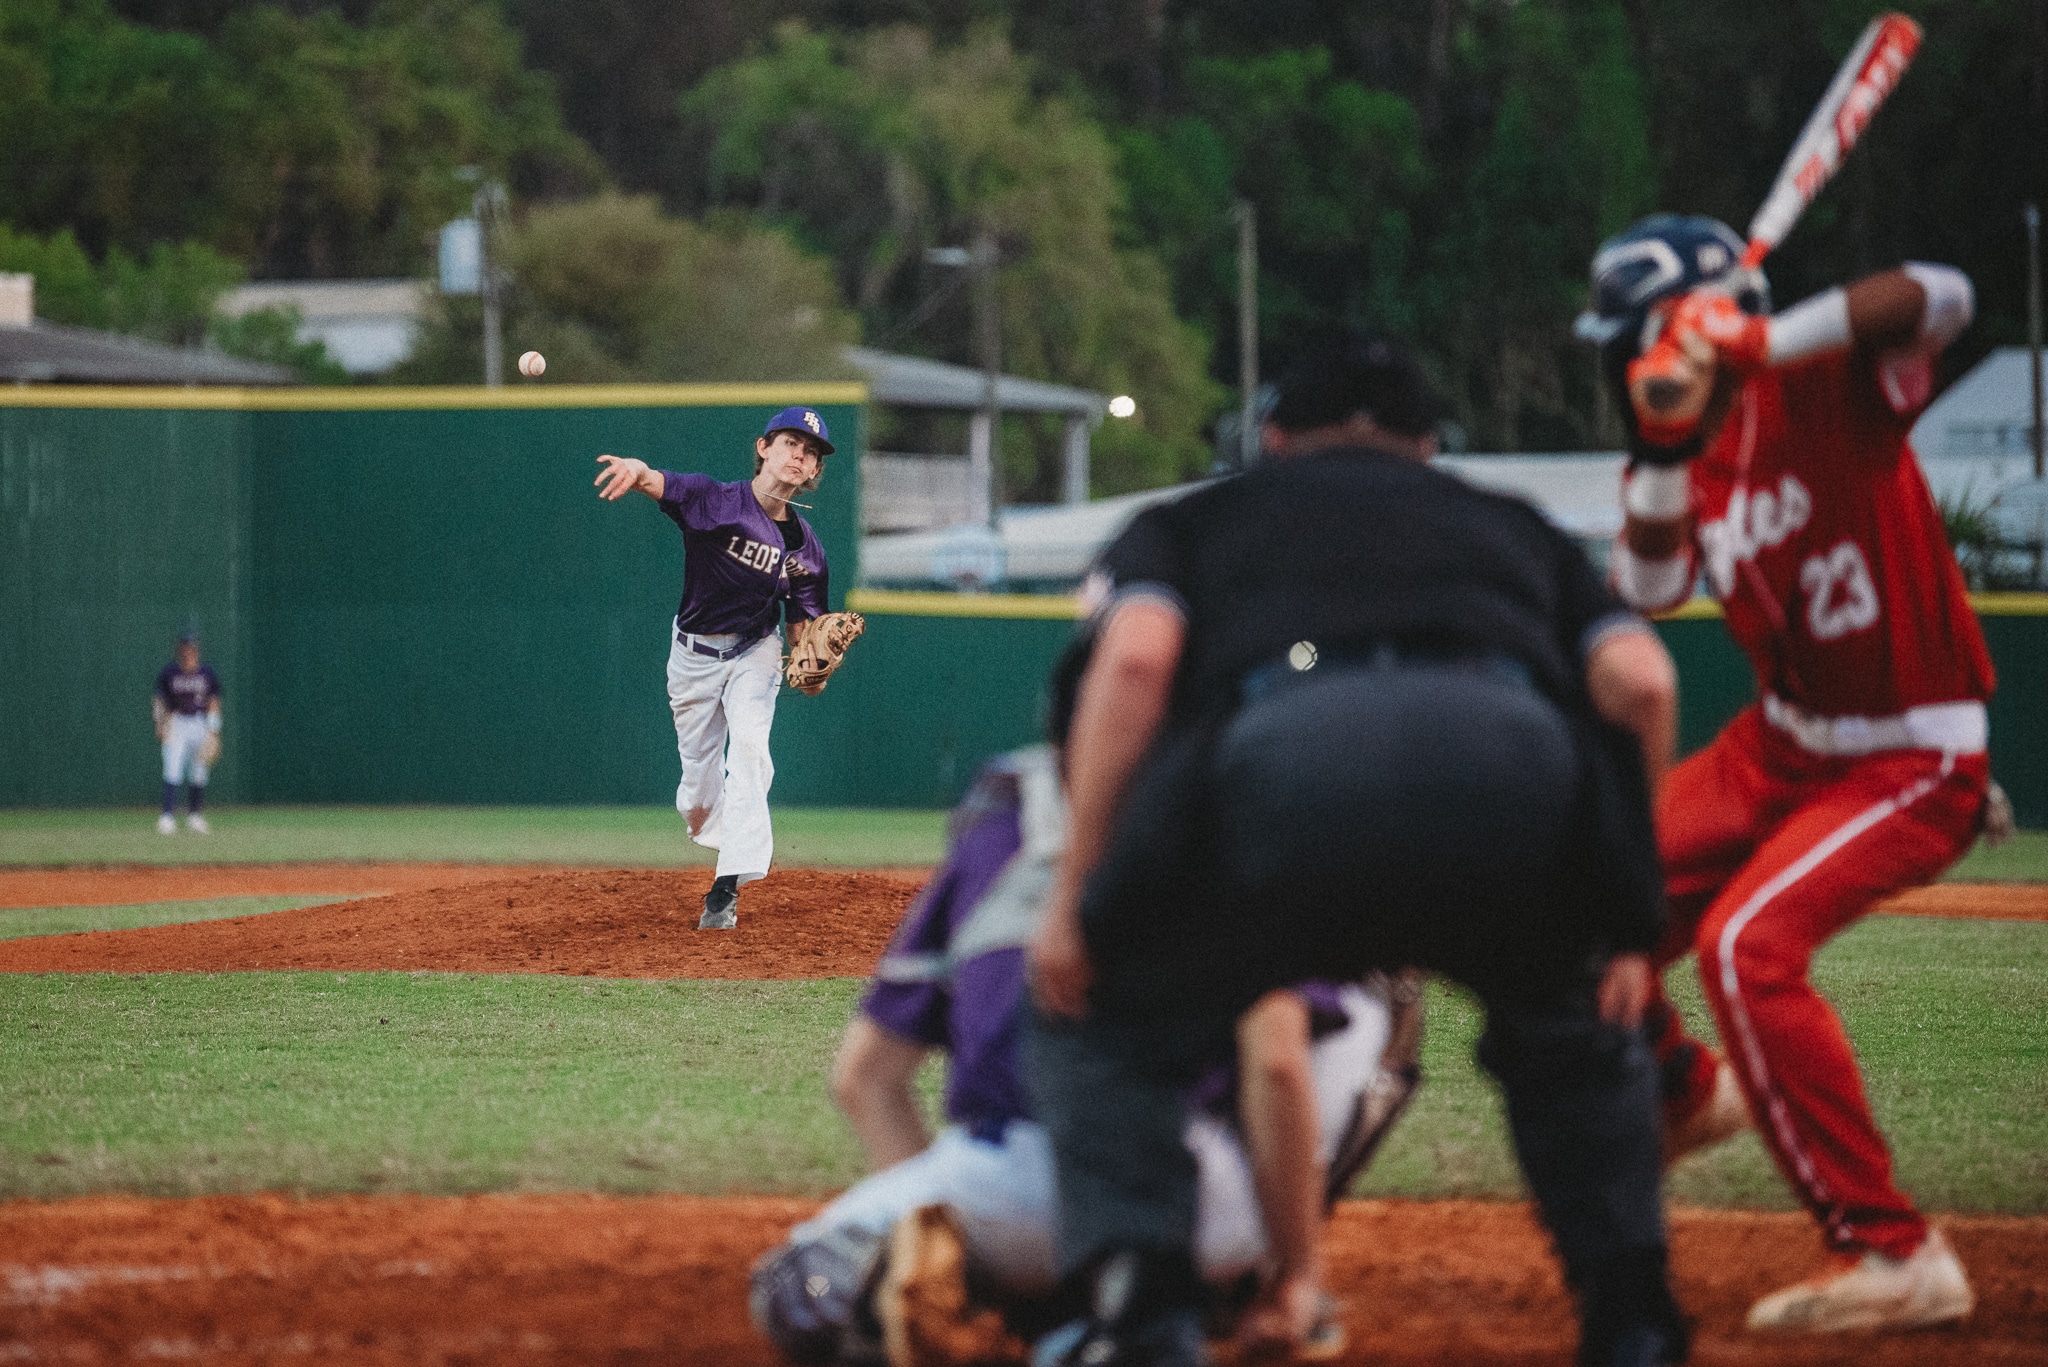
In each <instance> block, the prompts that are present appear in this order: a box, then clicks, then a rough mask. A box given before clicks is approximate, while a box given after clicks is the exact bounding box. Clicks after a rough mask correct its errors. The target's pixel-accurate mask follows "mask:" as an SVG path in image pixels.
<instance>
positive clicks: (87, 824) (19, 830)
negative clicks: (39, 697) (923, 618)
mask: <svg viewBox="0 0 2048 1367" xmlns="http://www.w3.org/2000/svg"><path fill="white" fill-rule="evenodd" d="M207 815H208V816H209V818H210V819H211V820H212V824H213V834H211V835H203V836H202V835H192V834H191V833H189V832H187V831H185V830H183V829H180V830H179V832H178V833H177V834H176V835H168V836H166V835H158V834H157V833H156V813H155V812H153V811H147V810H141V809H134V810H125V809H106V808H92V809H79V810H69V811H30V810H13V811H0V866H5V865H57V864H274V863H288V862H294V861H300V860H323V859H334V860H349V861H354V862H368V861H381V860H399V861H407V862H438V863H465V864H467V863H478V864H589V865H599V866H603V867H611V868H636V867H671V866H679V865H684V864H709V863H711V862H712V861H713V860H714V859H716V858H717V855H716V854H715V853H714V852H713V851H711V850H707V849H704V848H703V847H702V846H698V845H693V844H691V843H690V842H689V841H688V840H687V839H685V838H684V835H683V823H682V818H680V817H678V816H677V815H676V814H675V810H674V809H673V808H670V807H222V808H219V809H216V810H212V811H209V812H208V814H207ZM945 831H946V816H945V813H944V812H928V811H895V810H886V809H872V808H867V809H854V808H838V807H787V808H782V809H780V810H778V811H777V812H776V813H775V857H776V859H777V861H778V862H780V863H782V864H784V865H791V864H838V865H848V866H873V865H888V864H932V863H936V862H937V861H938V860H939V859H940V858H941V857H942V856H943V855H944V854H945Z"/></svg>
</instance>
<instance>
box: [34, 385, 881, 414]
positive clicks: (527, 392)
mask: <svg viewBox="0 0 2048 1367" xmlns="http://www.w3.org/2000/svg"><path fill="white" fill-rule="evenodd" d="M867 401H868V387H867V386H866V385H864V384H849V383H846V382H844V381H834V382H832V383H830V384H812V385H802V384H553V385H551V384H536V385H508V386H506V387H504V388H502V389H486V388H484V387H483V386H482V385H439V386H431V385H365V386H363V387H362V388H360V389H355V388H341V387H321V386H308V387H306V388H303V389H227V388H210V387H205V386H199V385H192V386H185V387H169V386H157V385H12V386H7V385H0V408H133V409H167V410H180V411H190V410H194V409H216V410H218V409H226V410H237V411H242V412H255V413H279V412H310V413H342V412H362V411H365V410H372V411H383V410H389V411H394V412H396V411H404V410H409V409H432V408H440V409H452V408H473V409H490V408H500V409H510V408H527V409H531V408H720V407H762V408H767V407H773V406H786V405H789V404H798V403H807V404H818V405H821V406H822V405H825V404H858V403H866V402H867Z"/></svg>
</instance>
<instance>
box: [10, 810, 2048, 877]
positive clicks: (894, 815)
mask: <svg viewBox="0 0 2048 1367" xmlns="http://www.w3.org/2000/svg"><path fill="white" fill-rule="evenodd" d="M211 816H212V818H213V827H214V833H213V834H212V835H208V836H195V835H191V834H189V833H187V832H185V831H183V830H180V831H179V833H178V834H176V835H173V836H162V835H158V834H157V833H156V827H155V824H154V823H155V820H156V814H155V813H154V812H152V811H148V810H144V809H140V808H137V809H107V808H90V809H75V810H60V811H38V810H0V866H7V865H61V864H268V863H287V862H292V861H299V860H322V859H338V860H350V861H375V860H398V861H434V862H447V863H485V864H493V863H517V864H589V865H603V866H610V867H670V866H679V865H684V864H708V863H710V862H711V861H712V859H713V855H712V852H711V851H709V850H706V849H703V848H701V847H699V846H696V845H692V844H691V843H690V842H689V841H687V840H686V839H684V838H683V832H682V825H681V822H680V821H679V819H678V818H677V817H676V814H675V812H674V811H672V810H671V809H669V808H667V807H223V808H220V809H218V810H216V811H214V812H212V813H211ZM945 830H946V817H945V813H943V812H933V811H902V810H890V809H875V808H843V807H785V808H781V809H779V810H778V811H777V812H776V813H775V857H776V859H777V860H778V861H779V862H780V863H782V864H785V865H790V864H837V865H843V866H851V867H859V866H875V865H891V864H931V863H936V862H937V861H938V860H939V858H940V857H941V856H943V855H944V853H945ZM1948 876H1949V878H1951V879H1961V880H1978V879H1981V880H1988V881H1992V882H2023V883H2042V882H2048V831H2022V832H2020V834H2019V836H2018V837H2017V838H2016V839H2014V840H2013V841H2012V843H2010V844H2008V845H2006V846H2004V847H2002V848H2000V849H1996V850H1986V849H1983V848H1981V847H1979V848H1978V849H1976V850H1973V851H1972V852H1971V853H1970V854H1969V855H1967V856H1965V857H1964V859H1963V860H1962V862H1961V863H1959V864H1957V865H1956V867H1955V868H1953V869H1952V870H1950V871H1949V874H1948Z"/></svg>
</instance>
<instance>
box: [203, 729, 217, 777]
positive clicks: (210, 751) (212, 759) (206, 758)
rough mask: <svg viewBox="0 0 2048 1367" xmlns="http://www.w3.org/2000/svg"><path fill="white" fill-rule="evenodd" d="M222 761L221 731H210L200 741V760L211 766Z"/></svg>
mask: <svg viewBox="0 0 2048 1367" xmlns="http://www.w3.org/2000/svg"><path fill="white" fill-rule="evenodd" d="M219 761H220V732H218V731H209V732H207V733H206V739H205V740H203V741H201V742H199V762H200V763H201V764H204V765H206V766H207V767H209V768H211V767H212V766H213V765H215V764H217V763H219Z"/></svg>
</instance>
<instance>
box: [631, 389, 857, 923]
mask: <svg viewBox="0 0 2048 1367" xmlns="http://www.w3.org/2000/svg"><path fill="white" fill-rule="evenodd" d="M831 454H832V438H831V434H830V432H829V431H828V430H827V429H826V426H825V419H824V418H823V417H822V416H821V415H820V414H819V413H818V411H817V410H816V409H812V408H803V407H797V408H785V409H783V410H782V411H781V412H780V413H777V414H776V415H775V416H774V417H772V418H770V419H769V420H768V425H767V428H766V430H764V431H763V432H762V434H761V436H760V437H758V438H757V439H756V440H755V442H754V477H753V478H752V479H751V480H735V481H733V482H732V483H730V484H721V483H719V482H718V481H717V480H714V479H712V478H711V477H710V476H709V475H699V474H677V473H676V472H675V471H673V470H655V469H651V468H649V466H648V464H647V462H646V461H643V460H635V459H633V458H631V457H622V456H613V455H603V456H599V457H598V458H597V461H598V464H600V465H602V466H603V467H604V469H603V470H602V471H600V472H599V474H598V476H597V479H596V481H595V483H596V485H597V492H598V496H599V497H600V498H602V499H604V500H606V501H607V502H614V501H616V500H618V499H621V498H624V497H625V496H626V495H627V494H629V493H632V492H634V491H635V490H638V491H639V492H641V493H643V494H645V495H647V496H648V497H649V498H651V499H653V500H654V501H655V502H656V503H657V504H658V505H660V507H661V511H662V512H663V513H665V514H667V515H668V518H669V520H670V521H672V522H674V523H675V524H676V526H677V527H678V528H680V529H681V531H682V534H683V548H684V558H683V596H682V601H681V602H680V603H679V604H678V605H677V607H676V616H675V621H674V623H673V624H672V625H671V627H670V639H669V650H668V704H669V711H670V713H672V714H673V716H674V718H675V724H676V750H677V753H678V754H679V755H680V757H681V759H682V769H683V776H682V781H681V782H680V783H678V784H677V785H676V810H677V811H678V812H680V813H681V814H682V816H683V820H684V822H685V823H686V824H687V827H688V829H689V835H690V839H692V840H694V841H696V842H697V843H698V844H699V845H703V846H705V847H706V848H708V849H714V850H717V851H718V868H717V873H716V877H715V878H714V879H713V880H712V884H711V891H709V892H707V893H705V894H704V908H703V913H702V915H700V916H699V917H698V920H697V928H698V929H699V930H731V929H733V928H734V927H735V926H737V925H738V924H739V900H740V899H739V889H740V885H741V884H742V883H751V882H753V881H754V880H755V879H757V878H762V877H765V876H766V875H767V873H768V866H769V864H770V862H771V861H772V860H773V858H774V854H775V833H774V830H773V828H772V827H771V826H770V824H769V819H768V785H769V783H770V782H771V781H772V780H773V779H774V777H775V765H774V763H773V761H772V760H770V758H769V755H768V732H769V730H770V728H771V727H773V725H774V724H775V699H776V695H777V694H778V693H779V692H780V691H781V688H782V678H783V662H782V637H781V634H780V632H779V630H778V628H779V626H780V624H781V619H782V618H783V617H784V616H785V605H787V610H786V616H787V618H788V622H789V627H790V633H791V635H792V636H793V637H794V638H795V639H794V643H793V647H792V650H791V654H790V660H789V665H788V674H789V683H790V686H791V687H793V688H796V689H798V690H800V691H802V692H803V693H806V694H813V695H814V694H817V693H818V692H820V691H822V690H823V689H824V687H825V681H826V680H827V679H829V678H831V677H832V672H833V671H834V670H835V669H837V668H838V667H839V665H840V663H841V661H843V660H844V659H845V656H846V648H847V646H849V645H851V644H852V642H853V640H854V638H855V637H857V636H859V635H860V633H861V629H862V625H863V624H862V622H861V619H860V617H859V615H858V614H855V613H850V612H835V613H828V612H826V610H825V609H826V603H827V593H826V586H827V571H826V567H825V547H824V545H823V544H822V543H821V542H820V541H819V540H818V534H817V533H816V532H815V531H813V530H812V529H811V525H810V523H808V522H806V521H805V520H804V519H803V517H802V516H801V515H800V514H798V513H797V512H796V511H795V509H797V508H799V507H802V506H804V505H802V504H799V503H795V502H794V501H793V500H794V499H795V498H796V496H797V495H799V494H801V493H804V492H807V491H809V490H812V489H815V488H817V487H818V481H819V479H820V478H821V477H822V476H823V474H824V468H825V457H827V456H829V455H831Z"/></svg>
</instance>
